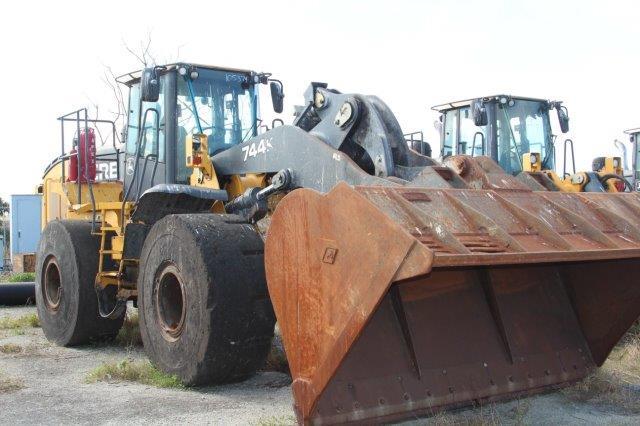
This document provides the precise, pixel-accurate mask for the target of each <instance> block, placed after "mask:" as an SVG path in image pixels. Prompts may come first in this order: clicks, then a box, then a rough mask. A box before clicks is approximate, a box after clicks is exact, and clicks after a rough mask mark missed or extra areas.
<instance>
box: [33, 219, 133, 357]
mask: <svg viewBox="0 0 640 426" xmlns="http://www.w3.org/2000/svg"><path fill="white" fill-rule="evenodd" d="M99 250H100V238H99V237H97V236H94V235H91V224H89V223H87V222H80V221H68V220H65V221H57V220H56V221H52V222H50V223H49V224H48V225H47V226H46V228H45V229H44V231H43V232H42V236H41V237H40V242H39V244H38V252H37V254H36V304H37V307H38V317H39V318H40V323H41V325H42V329H43V331H44V334H45V336H46V337H47V339H48V340H49V341H52V342H55V343H56V344H58V345H61V346H74V345H82V344H85V343H89V342H91V341H97V340H109V339H112V338H114V337H115V336H116V335H117V334H118V331H119V330H120V327H121V326H122V322H123V320H124V315H122V317H120V318H117V319H105V318H102V317H101V316H100V315H99V313H98V298H97V296H96V291H95V286H94V283H95V279H96V273H97V271H98V256H99Z"/></svg>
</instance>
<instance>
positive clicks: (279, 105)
mask: <svg viewBox="0 0 640 426" xmlns="http://www.w3.org/2000/svg"><path fill="white" fill-rule="evenodd" d="M269 88H270V89H271V103H272V104H273V110H274V111H275V112H277V113H278V114H279V113H281V112H282V110H283V109H284V89H283V87H282V82H280V81H279V80H271V82H270V83H269Z"/></svg>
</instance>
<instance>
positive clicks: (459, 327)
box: [265, 178, 640, 424]
mask: <svg viewBox="0 0 640 426" xmlns="http://www.w3.org/2000/svg"><path fill="white" fill-rule="evenodd" d="M481 180H482V179H481ZM485 182H489V183H491V182H493V184H492V185H493V186H494V189H442V188H439V189H435V188H433V189H427V188H419V187H412V188H409V187H393V188H391V187H350V186H348V185H347V184H344V183H342V184H338V185H337V186H336V187H335V188H334V189H333V190H331V191H330V192H329V193H327V194H320V193H317V192H315V191H312V190H309V189H299V190H295V191H292V192H291V193H289V194H288V195H287V196H286V197H284V199H283V200H282V201H281V202H280V203H279V205H278V208H277V209H276V212H275V213H274V215H273V216H272V219H271V225H270V228H269V234H268V237H267V241H266V247H265V261H266V273H267V282H268V285H269V293H270V296H271V299H272V301H273V305H274V309H275V312H276V315H277V318H278V322H279V323H280V328H281V331H282V335H283V341H284V346H285V350H286V353H287V358H288V360H289V364H290V368H291V373H292V376H293V393H294V400H295V409H296V412H297V414H298V416H299V420H300V421H301V422H304V423H310V424H328V423H341V422H363V423H371V421H376V422H379V421H387V420H389V421H390V420H394V419H399V418H403V417H407V416H410V415H419V414H430V413H434V412H436V411H438V410H442V409H445V408H449V407H455V406H459V405H464V404H469V403H472V402H474V401H483V400H493V399H497V398H505V397H512V396H514V395H521V394H528V393H533V392H539V391H542V390H545V389H548V388H552V387H557V386H563V385H566V384H568V383H571V382H574V381H576V380H579V379H581V378H582V377H584V376H585V375H586V374H587V373H588V372H589V371H590V370H591V369H593V368H595V367H596V366H599V365H601V364H602V363H603V362H604V360H605V359H606V357H607V356H608V354H609V352H610V351H611V349H612V348H613V346H614V345H615V344H616V343H617V341H618V340H619V339H620V338H621V336H622V335H623V334H624V333H625V331H626V330H627V329H628V328H629V327H630V326H631V324H632V323H633V322H634V321H635V320H636V319H637V318H638V317H639V316H640V286H637V285H635V283H633V282H631V281H629V280H627V279H624V278H621V277H632V276H639V275H640V199H639V198H638V196H637V195H635V194H568V193H557V192H542V191H540V192H532V191H530V190H528V189H526V188H523V187H522V186H517V185H515V184H514V185H515V186H516V187H509V188H499V187H497V184H496V182H498V180H497V178H496V179H493V180H490V181H487V180H486V179H485Z"/></svg>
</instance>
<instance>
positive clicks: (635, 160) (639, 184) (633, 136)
mask: <svg viewBox="0 0 640 426" xmlns="http://www.w3.org/2000/svg"><path fill="white" fill-rule="evenodd" d="M624 132H625V133H626V134H627V135H629V142H631V147H632V148H631V149H632V151H631V173H632V174H631V182H632V184H633V188H634V191H640V156H639V155H638V153H639V149H640V146H639V145H638V135H640V128H634V129H628V130H625V131H624ZM622 146H623V147H624V145H622ZM625 153H626V151H625ZM625 161H626V160H625Z"/></svg>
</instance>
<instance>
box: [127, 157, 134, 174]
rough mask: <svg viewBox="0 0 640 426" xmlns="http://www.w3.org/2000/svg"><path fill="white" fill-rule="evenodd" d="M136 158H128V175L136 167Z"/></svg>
mask: <svg viewBox="0 0 640 426" xmlns="http://www.w3.org/2000/svg"><path fill="white" fill-rule="evenodd" d="M134 168H135V167H134V158H133V157H129V158H127V166H126V169H127V174H128V175H132V174H133V169H134Z"/></svg>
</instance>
